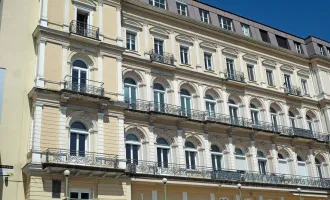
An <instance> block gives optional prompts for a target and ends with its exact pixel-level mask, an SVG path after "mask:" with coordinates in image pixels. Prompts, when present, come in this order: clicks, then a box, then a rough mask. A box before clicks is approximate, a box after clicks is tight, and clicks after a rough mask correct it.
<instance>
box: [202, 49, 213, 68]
mask: <svg viewBox="0 0 330 200" xmlns="http://www.w3.org/2000/svg"><path fill="white" fill-rule="evenodd" d="M205 55H209V56H210V63H209V64H210V65H211V66H210V68H208V66H206V65H205ZM203 56H204V65H205V66H204V70H206V71H214V65H213V53H212V52H210V51H205V50H204V52H203Z"/></svg>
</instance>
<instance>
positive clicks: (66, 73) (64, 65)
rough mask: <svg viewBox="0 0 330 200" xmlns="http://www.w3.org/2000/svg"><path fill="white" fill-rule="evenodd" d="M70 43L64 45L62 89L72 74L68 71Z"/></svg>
mask: <svg viewBox="0 0 330 200" xmlns="http://www.w3.org/2000/svg"><path fill="white" fill-rule="evenodd" d="M68 48H69V45H68V44H63V45H62V83H61V89H64V83H65V81H66V80H65V79H66V76H67V75H70V73H68V60H67V59H68Z"/></svg>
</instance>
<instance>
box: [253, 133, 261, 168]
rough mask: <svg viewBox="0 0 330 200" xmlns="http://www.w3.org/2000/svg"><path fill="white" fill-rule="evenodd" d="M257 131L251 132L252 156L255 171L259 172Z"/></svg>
mask: <svg viewBox="0 0 330 200" xmlns="http://www.w3.org/2000/svg"><path fill="white" fill-rule="evenodd" d="M254 137H255V133H251V156H252V162H253V171H255V172H258V171H259V168H258V159H257V150H256V147H255V140H254Z"/></svg>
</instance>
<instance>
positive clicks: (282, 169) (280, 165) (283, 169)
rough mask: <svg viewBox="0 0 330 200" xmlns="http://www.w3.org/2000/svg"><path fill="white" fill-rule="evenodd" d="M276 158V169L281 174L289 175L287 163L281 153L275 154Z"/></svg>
mask: <svg viewBox="0 0 330 200" xmlns="http://www.w3.org/2000/svg"><path fill="white" fill-rule="evenodd" d="M277 157H278V168H279V172H280V173H282V174H289V168H288V161H287V159H286V157H284V156H283V155H282V154H281V153H278V154H277Z"/></svg>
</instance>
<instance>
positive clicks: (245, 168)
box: [234, 147, 248, 171]
mask: <svg viewBox="0 0 330 200" xmlns="http://www.w3.org/2000/svg"><path fill="white" fill-rule="evenodd" d="M236 148H238V149H240V150H241V151H242V152H243V154H244V155H236ZM234 151H235V168H236V170H237V171H242V170H243V171H248V163H247V157H246V152H245V151H243V150H242V148H240V147H235V149H234ZM237 158H244V164H245V165H244V169H239V170H238V168H237V166H236V159H237Z"/></svg>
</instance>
